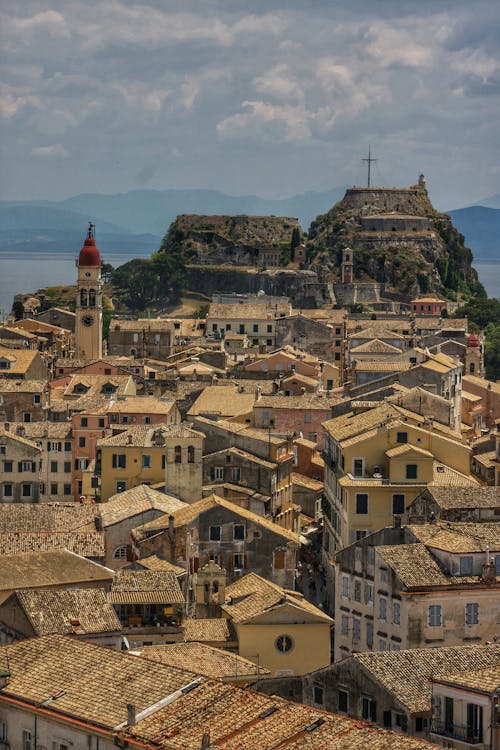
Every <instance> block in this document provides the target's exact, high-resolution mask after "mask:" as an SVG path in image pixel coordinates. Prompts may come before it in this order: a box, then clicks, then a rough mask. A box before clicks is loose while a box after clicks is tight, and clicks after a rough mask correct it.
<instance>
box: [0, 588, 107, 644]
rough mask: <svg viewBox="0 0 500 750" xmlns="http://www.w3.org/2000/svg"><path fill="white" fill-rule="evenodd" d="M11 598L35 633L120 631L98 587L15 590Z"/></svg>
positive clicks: (102, 592)
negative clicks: (15, 600)
mask: <svg viewBox="0 0 500 750" xmlns="http://www.w3.org/2000/svg"><path fill="white" fill-rule="evenodd" d="M13 597H15V598H17V601H18V603H19V606H20V607H21V608H22V610H23V611H24V613H25V614H26V616H27V618H28V619H29V621H30V623H31V625H32V626H33V629H34V631H35V634H36V635H49V634H51V633H60V634H64V633H67V634H73V633H76V634H84V633H104V632H110V631H119V630H121V625H120V621H119V619H118V618H117V616H116V613H115V611H114V609H113V607H112V606H111V604H110V603H109V602H108V601H107V599H106V594H105V593H104V591H103V590H102V589H71V590H68V591H63V590H55V591H50V590H49V591H47V590H45V591H16V592H15V594H13V595H12V597H9V599H8V600H7V602H8V603H10V602H11V601H12V598H13ZM7 602H6V606H8V604H7Z"/></svg>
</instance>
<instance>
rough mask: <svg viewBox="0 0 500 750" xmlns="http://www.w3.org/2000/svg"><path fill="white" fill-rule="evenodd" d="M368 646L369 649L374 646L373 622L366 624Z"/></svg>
mask: <svg viewBox="0 0 500 750" xmlns="http://www.w3.org/2000/svg"><path fill="white" fill-rule="evenodd" d="M366 645H367V646H368V648H371V647H372V646H373V622H369V621H368V622H367V623H366Z"/></svg>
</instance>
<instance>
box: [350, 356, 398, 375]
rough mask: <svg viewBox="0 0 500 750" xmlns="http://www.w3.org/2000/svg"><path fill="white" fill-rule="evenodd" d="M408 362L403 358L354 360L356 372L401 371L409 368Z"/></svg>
mask: <svg viewBox="0 0 500 750" xmlns="http://www.w3.org/2000/svg"><path fill="white" fill-rule="evenodd" d="M410 367H411V365H410V363H409V362H408V361H407V360H404V359H398V360H392V359H388V360H385V361H384V362H360V361H359V360H356V372H403V371H404V370H409V369H410Z"/></svg>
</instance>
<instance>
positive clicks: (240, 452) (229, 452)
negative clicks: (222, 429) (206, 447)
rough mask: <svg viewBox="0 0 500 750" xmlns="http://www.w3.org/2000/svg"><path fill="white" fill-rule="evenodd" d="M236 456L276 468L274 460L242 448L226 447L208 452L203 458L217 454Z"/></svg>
mask: <svg viewBox="0 0 500 750" xmlns="http://www.w3.org/2000/svg"><path fill="white" fill-rule="evenodd" d="M228 455H229V456H235V457H236V458H241V459H242V460H245V461H249V462H250V463H255V464H258V465H259V466H263V467H264V468H266V469H270V470H273V469H275V468H276V464H275V463H274V462H272V461H266V460H265V459H263V458H260V457H259V456H254V454H253V453H248V452H247V451H244V450H241V448H224V449H223V450H220V451H215V453H207V454H205V455H204V456H203V460H204V461H205V460H206V461H208V460H210V459H213V458H214V457H215V456H221V458H222V457H225V456H228Z"/></svg>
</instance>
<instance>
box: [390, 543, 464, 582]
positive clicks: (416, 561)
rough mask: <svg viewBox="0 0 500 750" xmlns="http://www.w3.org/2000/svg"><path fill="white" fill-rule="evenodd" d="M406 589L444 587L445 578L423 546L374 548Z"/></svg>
mask: <svg viewBox="0 0 500 750" xmlns="http://www.w3.org/2000/svg"><path fill="white" fill-rule="evenodd" d="M375 550H376V551H377V552H378V554H379V555H380V557H381V558H382V559H383V560H384V561H385V562H386V563H387V565H388V566H389V567H390V568H391V569H392V570H393V571H394V574H395V575H396V576H397V577H398V578H399V580H400V581H401V583H402V584H403V586H404V587H405V588H407V589H412V588H425V587H428V586H446V585H447V584H448V583H449V577H448V576H446V575H445V574H444V573H443V572H442V570H441V568H440V567H439V565H438V564H437V562H436V561H435V560H434V558H433V556H432V555H431V553H430V552H429V550H428V549H427V547H426V546H425V544H398V545H391V546H380V547H375Z"/></svg>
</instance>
